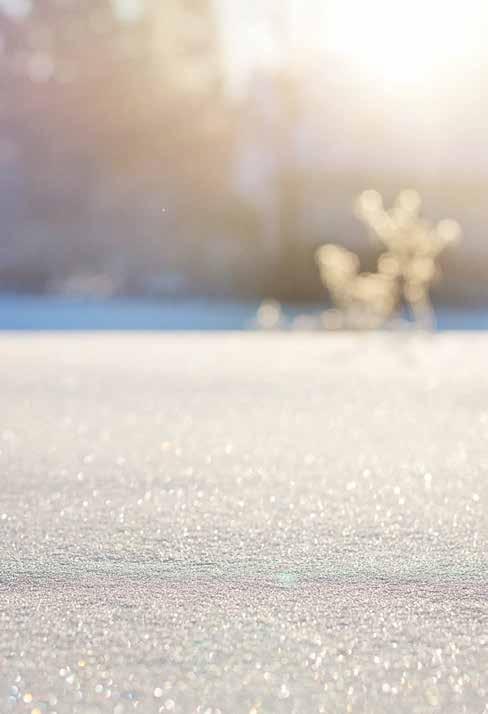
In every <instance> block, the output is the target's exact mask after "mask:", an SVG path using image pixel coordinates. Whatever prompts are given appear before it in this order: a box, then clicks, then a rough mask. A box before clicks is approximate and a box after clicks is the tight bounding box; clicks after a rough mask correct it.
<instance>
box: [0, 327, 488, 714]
mask: <svg viewBox="0 0 488 714" xmlns="http://www.w3.org/2000/svg"><path fill="white" fill-rule="evenodd" d="M0 359H1V370H0V394H1V400H2V401H1V403H2V419H1V426H0V450H1V453H0V474H1V480H0V485H1V491H0V534H1V538H0V712H2V714H3V712H7V713H8V712H11V711H12V712H29V713H30V714H39V712H41V713H42V714H44V713H46V714H47V713H48V712H49V713H50V714H53V713H54V712H57V713H58V714H64V713H67V714H77V713H83V714H105V712H110V713H111V714H126V713H127V712H133V711H139V712H143V714H153V713H156V712H176V713H178V712H199V713H201V714H203V713H204V712H205V713H207V714H216V713H217V712H221V713H222V714H241V713H242V714H258V713H259V714H261V713H272V712H278V713H281V712H283V713H285V712H294V713H296V714H303V713H306V714H308V713H309V712H317V713H319V712H322V713H325V714H329V713H330V714H336V713H341V712H358V713H361V714H366V713H371V714H376V713H383V712H384V713H385V714H386V713H388V714H391V713H392V712H395V713H396V712H408V713H409V714H410V713H418V714H424V713H426V712H442V713H443V714H445V713H447V714H449V713H451V712H452V713H455V714H462V713H467V714H478V713H481V712H486V711H488V704H487V703H488V547H487V546H488V523H487V515H486V514H487V506H488V486H487V481H486V474H487V471H488V451H487V439H488V384H487V364H488V335H483V334H481V333H470V334H464V335H459V334H442V335H437V336H434V337H432V336H431V337H429V336H415V335H393V334H388V335H375V334H372V335H297V334H283V333H282V334H253V333H247V334H245V333H241V334H232V333H227V334H220V335H217V334H206V335H202V334H191V333H185V334H180V335H173V334H170V333H168V334H165V335H150V334H146V335H143V334H129V335H128V334H126V335H121V334H112V335H103V334H99V335H93V334H72V335H66V334H58V335H50V334H43V335H33V334H27V333H26V334H23V335H14V334H4V335H3V336H2V337H0Z"/></svg>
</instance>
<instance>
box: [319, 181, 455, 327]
mask: <svg viewBox="0 0 488 714" xmlns="http://www.w3.org/2000/svg"><path fill="white" fill-rule="evenodd" d="M420 208H421V198H420V195H419V194H418V193H417V192H416V191H414V190H409V189H407V190H404V191H401V192H400V193H399V194H398V196H397V199H396V201H395V203H394V205H393V207H392V208H391V209H390V210H386V209H385V208H384V206H383V198H382V196H381V194H380V193H378V192H377V191H372V190H368V191H364V192H363V193H361V195H360V196H359V197H358V199H357V201H356V206H355V209H356V215H357V216H358V218H359V219H360V220H361V221H362V222H363V223H364V224H365V226H366V227H367V229H368V231H369V233H370V236H371V238H373V239H374V240H375V241H376V242H378V243H379V245H380V248H382V249H383V252H382V253H381V255H380V256H379V258H378V263H377V271H376V272H374V273H361V272H360V265H359V258H358V256H357V255H356V254H355V253H353V252H351V251H349V250H346V249H345V248H343V247H341V246H338V245H332V244H330V245H324V246H322V247H321V248H319V249H318V251H317V254H316V259H317V264H318V267H319V271H320V277H321V279H322V282H323V284H324V285H325V286H326V287H327V289H328V291H329V293H330V296H331V298H332V300H333V302H334V304H335V306H336V309H338V310H339V311H340V313H339V319H338V320H337V319H336V320H335V321H334V324H333V326H334V327H337V326H345V327H365V328H374V327H380V326H382V325H384V324H385V323H386V322H387V321H388V320H390V319H391V318H392V317H393V316H394V314H395V313H396V312H398V310H399V309H400V308H401V307H402V304H403V305H405V306H406V307H408V308H409V309H410V310H411V313H412V315H413V317H414V318H415V320H416V322H417V323H418V324H420V325H423V326H427V327H430V326H432V324H433V318H434V315H433V309H432V303H431V300H430V294H429V293H430V288H431V286H432V284H433V283H434V282H435V281H436V280H439V279H440V277H441V268H440V266H439V262H438V261H439V257H440V255H441V253H442V252H443V251H444V249H445V248H446V247H447V246H449V245H452V244H454V243H456V242H457V241H458V240H459V239H460V237H461V227H460V226H459V224H458V223H457V222H456V221H453V220H450V219H445V220H442V221H439V222H438V223H437V224H436V225H433V224H432V223H431V222H429V221H427V220H425V219H424V218H422V217H421V215H420ZM333 314H334V316H335V317H337V313H336V312H334V313H333Z"/></svg>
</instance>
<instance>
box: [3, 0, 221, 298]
mask: <svg viewBox="0 0 488 714" xmlns="http://www.w3.org/2000/svg"><path fill="white" fill-rule="evenodd" d="M13 6H14V4H12V3H10V4H5V3H4V4H2V5H1V7H0V40H1V44H0V47H1V49H2V56H1V62H0V88H1V94H2V96H3V97H4V98H5V101H3V102H2V104H1V106H0V112H1V114H2V117H1V118H2V125H1V129H0V194H1V196H2V198H4V200H3V201H2V203H3V204H4V205H2V228H1V230H2V241H1V253H0V279H1V280H2V283H3V287H7V288H8V286H9V285H10V284H11V285H12V286H13V287H15V286H16V285H17V284H19V283H21V284H22V283H25V284H26V286H27V289H56V288H57V287H58V283H59V281H62V282H63V286H64V287H66V285H71V284H73V281H72V280H71V276H74V277H75V279H76V280H75V282H76V281H78V283H80V281H81V282H83V276H84V275H86V276H87V280H91V281H92V282H91V283H90V285H93V280H92V278H93V276H97V275H98V276H103V280H102V281H101V284H103V285H106V284H110V286H111V287H109V289H110V290H121V291H124V292H140V291H141V289H142V284H143V283H144V289H148V290H150V289H151V287H150V284H151V281H153V282H154V281H158V280H159V281H165V280H166V281H172V285H168V286H165V285H160V286H159V285H157V284H154V289H155V290H159V289H161V290H162V291H163V292H164V291H165V289H166V287H168V289H169V290H170V291H171V290H173V289H178V280H183V278H182V276H183V273H184V270H183V268H184V269H185V271H186V270H187V269H188V268H190V275H188V276H187V280H188V281H189V282H190V281H193V282H195V283H197V282H198V275H193V276H192V275H191V266H198V265H199V264H201V263H202V262H205V260H200V261H199V260H198V259H194V260H189V256H193V255H195V254H197V255H198V254H199V253H203V254H204V255H207V254H208V251H207V245H206V241H208V240H209V238H210V236H211V237H212V238H214V237H215V234H216V233H217V232H218V231H217V228H216V225H217V223H218V222H219V221H221V217H220V215H221V211H220V205H219V200H218V197H220V198H221V197H222V196H223V195H224V194H225V191H226V186H227V185H228V179H227V177H228V171H229V169H228V164H229V152H230V113H229V111H227V110H226V107H225V106H224V100H223V96H222V91H221V77H220V76H219V73H218V63H217V59H216V54H217V48H216V38H215V36H214V34H213V30H214V27H213V19H214V18H213V15H212V13H211V3H210V2H208V0H199V1H196V0H195V1H194V2H182V1H179V0H165V1H164V3H161V2H159V0H151V1H149V0H147V1H146V2H145V3H144V4H143V3H139V4H138V3H134V2H132V3H130V2H125V3H123V2H120V1H119V2H116V1H115V0H114V1H113V2H110V1H109V0H86V1H85V0H84V1H83V2H79V1H76V0H66V1H64V2H58V1H57V0H45V1H43V2H36V3H32V5H30V7H29V8H27V6H26V12H25V13H22V14H21V15H20V14H18V13H13V12H12V11H9V12H7V9H6V8H10V7H13ZM137 6H139V8H140V12H136V11H135V9H136V7H137ZM2 8H3V11H2ZM131 8H132V9H131ZM28 10H29V11H28ZM142 10H143V11H142ZM176 45H177V47H176ZM170 48H172V50H171V52H170V51H169V49H170ZM7 98H8V99H7ZM190 207H191V210H190ZM217 216H218V218H217ZM206 259H207V260H210V261H211V259H210V258H206ZM224 273H225V271H224ZM70 280H71V282H70ZM104 281H105V282H104ZM78 283H77V284H78ZM63 286H61V287H63ZM180 287H181V289H183V288H184V285H181V286H180ZM89 291H91V288H89Z"/></svg>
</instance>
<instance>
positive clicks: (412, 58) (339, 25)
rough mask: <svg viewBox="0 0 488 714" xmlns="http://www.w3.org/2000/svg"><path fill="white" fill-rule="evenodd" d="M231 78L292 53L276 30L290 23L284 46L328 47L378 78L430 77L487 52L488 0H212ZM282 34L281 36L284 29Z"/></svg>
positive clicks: (303, 48)
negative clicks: (216, 8) (485, 42)
mask: <svg viewBox="0 0 488 714" xmlns="http://www.w3.org/2000/svg"><path fill="white" fill-rule="evenodd" d="M215 2H216V5H217V7H218V8H219V12H220V16H221V20H222V24H223V35H224V47H225V48H226V53H227V56H228V58H229V63H230V67H231V72H232V76H233V79H234V81H235V82H237V83H238V82H239V81H241V79H242V78H244V77H245V76H246V75H247V74H248V73H249V71H250V69H251V68H252V67H255V66H256V65H264V66H270V65H271V66H272V65H276V64H279V63H280V62H281V61H282V59H283V57H284V56H285V55H289V50H286V49H285V48H284V46H283V44H282V43H281V42H280V41H279V32H278V31H277V30H276V27H277V26H279V23H281V26H288V33H287V34H288V39H289V43H288V47H289V46H290V45H291V46H292V47H293V49H294V51H295V52H296V53H297V55H298V56H299V55H300V54H302V53H303V52H310V51H312V52H313V51H319V52H320V51H322V52H323V51H327V52H332V53H334V54H336V55H339V56H343V57H344V58H346V59H347V60H348V61H352V62H353V63H357V64H359V65H361V66H362V67H364V68H366V69H367V70H368V71H369V72H372V73H373V74H377V75H378V79H381V80H387V81H395V82H396V81H399V82H408V83H412V82H413V83H417V82H425V81H426V80H427V81H430V80H432V76H433V75H435V74H436V73H438V72H445V71H448V70H449V66H450V65H452V64H453V63H456V64H457V65H459V63H461V64H462V63H472V62H476V61H477V60H479V58H480V56H483V55H484V56H485V57H486V50H484V39H485V38H486V36H487V33H488V0H462V1H461V0H406V1H405V2H398V1H397V0H245V2H240V0H215ZM285 34H286V33H285Z"/></svg>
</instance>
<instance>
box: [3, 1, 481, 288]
mask: <svg viewBox="0 0 488 714" xmlns="http://www.w3.org/2000/svg"><path fill="white" fill-rule="evenodd" d="M141 7H142V6H141ZM2 8H3V9H2ZM225 62H226V60H225V58H224V56H223V52H222V47H221V43H220V39H219V29H218V21H217V17H216V16H215V12H214V4H212V3H211V2H210V0H164V2H162V1H161V0H151V1H150V0H146V2H145V3H144V11H142V10H141V11H140V12H139V11H138V5H137V3H135V2H133V3H131V2H130V1H129V0H126V1H125V2H123V0H119V2H115V0H114V1H113V2H110V1H109V0H83V2H81V0H42V2H41V0H38V2H32V3H29V2H28V0H18V1H17V3H16V2H14V0H10V2H8V1H7V0H3V2H0V92H1V97H0V220H1V225H0V290H3V291H26V292H40V293H42V292H53V291H54V292H72V293H88V294H139V295H142V294H153V295H154V294H159V295H186V294H189V293H192V292H193V293H200V294H202V293H204V294H207V295H220V296H230V295H232V296H234V297H259V296H265V295H273V296H276V297H278V298H283V299H297V300H300V299H306V300H311V299H316V298H317V297H320V296H321V295H322V288H321V284H320V280H319V277H318V275H317V271H316V268H315V265H314V258H313V256H314V252H315V249H316V247H317V245H319V244H320V243H321V242H324V241H325V240H339V241H340V240H345V241H346V242H347V240H348V238H349V239H350V237H351V236H354V237H355V238H358V237H359V238H362V236H363V233H362V231H361V228H360V227H359V226H357V225H356V224H355V222H354V219H353V217H352V215H351V201H352V199H353V197H354V195H355V193H357V192H358V191H360V190H361V189H363V188H366V187H368V186H369V185H370V184H372V183H373V185H374V186H375V187H377V188H379V189H380V190H385V189H386V193H387V195H388V192H390V193H391V194H392V195H393V193H394V192H395V191H396V190H397V188H399V187H401V185H402V183H403V184H404V183H405V181H403V177H401V179H402V180H401V179H400V178H399V179H398V182H399V185H395V184H394V183H393V185H390V183H389V182H388V181H387V180H386V179H385V178H384V177H383V178H382V177H381V175H377V174H376V173H375V168H374V167H373V168H371V170H369V169H368V167H366V168H364V167H363V168H361V167H359V169H357V168H356V167H354V166H353V167H352V168H351V166H345V167H344V166H339V167H338V166H337V164H336V163H334V162H333V161H332V162H330V164H327V160H325V163H323V164H322V165H321V167H320V169H318V168H317V165H316V163H315V164H314V162H313V161H312V162H309V163H308V164H307V160H306V156H307V150H306V149H305V150H304V153H303V152H302V153H303V155H304V156H305V159H303V160H301V161H296V160H295V156H294V154H293V150H291V148H290V147H293V146H295V144H296V135H295V129H296V126H297V121H298V118H299V116H300V114H301V112H302V111H303V103H304V102H306V101H309V100H307V99H306V97H305V95H304V93H303V89H302V85H301V83H300V81H299V80H297V77H296V75H294V74H293V73H291V72H286V71H284V70H281V71H275V72H271V71H268V72H264V71H263V73H262V76H259V73H257V74H256V76H255V78H254V80H253V81H252V82H251V83H250V85H249V90H248V92H247V94H244V95H242V96H239V97H238V98H236V97H234V96H232V95H231V94H230V93H229V92H228V91H227V84H226V79H225V74H226V67H225ZM336 99H337V98H336ZM338 101H339V102H340V97H339V100H338ZM313 113H314V110H313V109H312V114H313ZM316 113H319V110H318V109H317V111H316ZM339 121H342V118H341V119H340V120H339ZM303 132H305V134H306V136H305V139H306V140H307V141H308V143H309V144H310V142H311V143H312V144H313V131H312V130H310V131H309V130H308V129H307V123H306V122H305V123H304V124H303ZM303 132H302V133H303ZM307 132H308V134H307ZM355 140H357V137H356V139H355ZM367 140H369V139H368V137H366V139H365V141H367ZM300 141H301V139H300V137H298V143H300ZM302 143H303V142H302ZM305 143H306V142H305ZM316 151H318V149H317V150H316ZM351 151H352V152H354V146H353V143H352V148H351ZM311 153H312V155H313V153H314V148H313V147H312V151H311ZM309 154H310V151H309ZM385 183H388V185H387V186H385V185H384V184H385ZM416 184H417V185H416V187H417V188H419V189H420V190H422V188H423V187H422V185H419V182H418V181H417V182H416ZM439 185H440V184H439ZM446 190H447V189H446V186H445V185H444V184H443V185H442V187H441V189H439V191H438V194H437V195H438V196H439V197H441V198H442V200H439V210H440V211H441V212H442V211H444V209H445V207H446V206H445V203H446V202H445V197H446ZM449 191H450V192H451V193H452V195H453V198H454V199H455V198H456V196H458V193H457V192H456V189H455V187H454V188H453V187H452V186H451V185H450V187H449ZM479 200H481V197H480V199H479ZM458 203H459V201H458ZM461 203H462V202H461ZM458 207H460V206H458ZM452 213H453V217H455V218H458V219H460V220H461V221H462V219H463V216H462V215H457V214H456V200H454V203H453V208H452ZM355 245H356V247H357V244H355ZM368 251H369V247H368V244H367V242H366V241H365V242H364V251H363V259H364V260H365V263H364V265H365V267H367V266H368ZM372 254H373V251H372ZM456 261H457V262H453V263H452V264H451V268H450V270H451V277H452V278H453V279H452V280H451V281H450V282H449V283H448V287H447V289H446V290H445V291H444V293H443V294H442V297H443V298H444V299H452V300H456V301H458V302H459V301H463V300H466V299H467V298H469V299H470V300H471V301H473V300H476V299H477V298H478V297H480V296H481V297H486V294H487V293H488V290H486V289H485V288H484V287H483V284H484V273H483V270H484V264H483V267H480V263H479V261H478V263H476V261H473V260H472V259H470V260H468V261H467V262H466V261H465V263H462V261H460V260H459V259H458V258H456ZM473 271H474V272H473ZM448 272H449V266H448ZM470 279H471V285H470V289H471V292H469V290H468V291H467V292H466V291H465V286H466V284H467V282H469V280H470ZM473 281H474V282H473ZM473 286H475V287H473ZM468 293H469V294H468Z"/></svg>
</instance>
